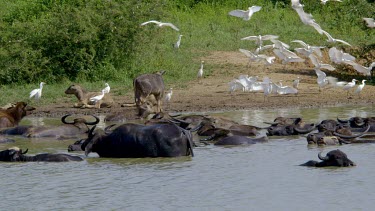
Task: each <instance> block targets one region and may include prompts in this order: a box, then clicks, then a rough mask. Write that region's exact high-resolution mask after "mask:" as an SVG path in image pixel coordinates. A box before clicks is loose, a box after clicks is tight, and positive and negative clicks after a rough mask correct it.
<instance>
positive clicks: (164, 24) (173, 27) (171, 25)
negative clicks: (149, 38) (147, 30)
mask: <svg viewBox="0 0 375 211" xmlns="http://www.w3.org/2000/svg"><path fill="white" fill-rule="evenodd" d="M162 25H163V26H169V27H171V28H172V29H174V30H176V31H180V29H178V28H177V27H176V26H175V25H173V24H171V23H162Z"/></svg>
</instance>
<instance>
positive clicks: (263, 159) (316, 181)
mask: <svg viewBox="0 0 375 211" xmlns="http://www.w3.org/2000/svg"><path fill="white" fill-rule="evenodd" d="M211 115H213V116H225V117H227V118H229V119H232V120H235V121H238V122H240V123H242V124H250V125H256V126H265V124H263V122H264V121H273V119H274V118H276V117H278V116H287V117H296V116H301V117H303V118H304V119H305V121H306V122H319V121H321V120H323V119H336V118H337V116H339V117H341V118H349V117H352V116H363V117H365V116H374V112H373V109H372V107H358V106H357V107H332V108H321V109H292V110H288V109H276V110H249V111H235V112H225V113H212V114H211ZM100 118H101V120H102V119H103V118H104V117H100ZM35 122H39V123H38V124H42V123H41V122H44V125H52V124H55V125H59V124H61V122H60V120H59V119H48V118H45V119H41V120H33V118H26V119H25V120H23V122H22V124H34V123H35ZM105 126H106V124H105V123H104V122H102V121H101V123H100V127H105ZM74 141H75V140H65V141H56V140H51V139H43V140H40V139H27V138H20V137H18V138H16V143H15V144H14V143H13V144H10V145H8V144H7V145H1V146H0V148H1V149H5V148H7V147H9V146H13V145H17V146H20V147H21V148H24V149H25V148H29V154H37V153H40V152H59V153H67V146H68V144H71V143H73V142H74ZM337 148H339V149H340V150H342V151H344V152H345V153H346V154H347V155H348V157H349V158H350V159H351V160H353V161H354V162H356V164H357V165H358V166H356V167H352V168H342V169H337V168H325V169H318V168H308V167H301V166H299V164H301V163H304V162H306V161H308V160H318V158H317V154H318V153H319V152H320V151H322V152H323V154H325V153H327V152H328V151H330V150H333V149H337ZM374 151H375V144H357V145H343V146H332V147H321V148H318V147H307V144H306V138H305V137H303V136H293V137H282V138H272V139H271V140H270V141H269V142H268V143H264V144H254V145H251V146H245V147H218V146H206V147H197V148H195V149H194V153H195V157H193V158H191V157H182V158H156V159H151V158H138V159H109V158H98V157H97V156H96V155H95V154H92V155H91V154H90V157H89V158H87V159H86V160H85V161H83V162H72V163H0V178H1V181H2V184H3V186H2V190H1V192H0V197H1V199H2V203H1V208H2V209H3V210H15V209H17V210H21V209H27V210H30V209H34V210H56V209H57V210H66V209H72V210H97V209H99V210H124V209H125V210H141V209H146V210H248V209H252V210H275V209H276V210H318V209H322V210H328V209H332V210H341V209H343V208H344V209H346V210H370V209H372V206H373V205H372V200H373V199H374V198H375V194H374V191H373V190H374V188H375V184H374V183H373V175H375V168H373V160H375V153H374ZM75 154H76V155H80V156H82V157H84V155H83V153H75Z"/></svg>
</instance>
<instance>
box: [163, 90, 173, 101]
mask: <svg viewBox="0 0 375 211" xmlns="http://www.w3.org/2000/svg"><path fill="white" fill-rule="evenodd" d="M172 94H173V88H170V89H169V91H168V92H167V94H166V95H165V102H166V103H167V104H168V105H169V102H170V101H171V99H172Z"/></svg>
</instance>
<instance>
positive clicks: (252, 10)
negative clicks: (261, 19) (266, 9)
mask: <svg viewBox="0 0 375 211" xmlns="http://www.w3.org/2000/svg"><path fill="white" fill-rule="evenodd" d="M260 9H262V7H260V6H252V7H249V9H248V10H246V11H245V10H232V11H230V12H229V15H231V16H235V17H239V18H242V19H244V20H245V21H248V20H250V18H251V16H253V14H254V13H255V12H258V11H259V10H260Z"/></svg>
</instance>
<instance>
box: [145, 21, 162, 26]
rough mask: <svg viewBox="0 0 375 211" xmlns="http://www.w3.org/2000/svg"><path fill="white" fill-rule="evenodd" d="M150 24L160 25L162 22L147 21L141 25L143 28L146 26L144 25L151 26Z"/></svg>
mask: <svg viewBox="0 0 375 211" xmlns="http://www.w3.org/2000/svg"><path fill="white" fill-rule="evenodd" d="M149 23H156V24H160V22H159V21H154V20H151V21H146V22H144V23H141V26H144V25H146V24H149Z"/></svg>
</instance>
